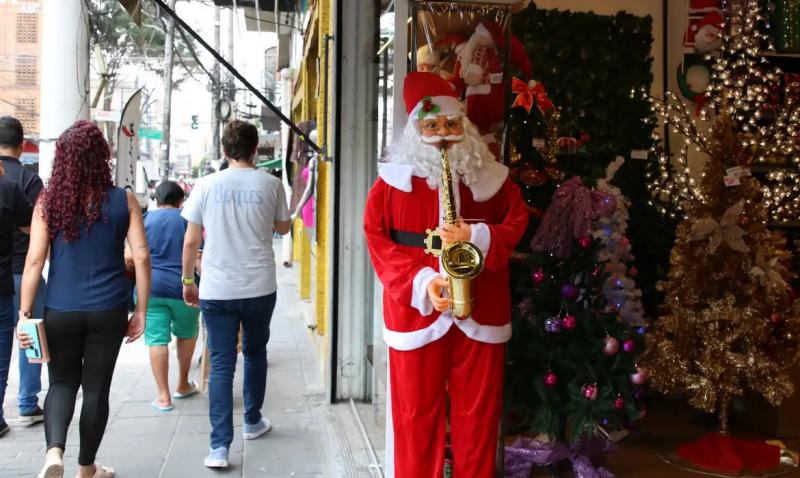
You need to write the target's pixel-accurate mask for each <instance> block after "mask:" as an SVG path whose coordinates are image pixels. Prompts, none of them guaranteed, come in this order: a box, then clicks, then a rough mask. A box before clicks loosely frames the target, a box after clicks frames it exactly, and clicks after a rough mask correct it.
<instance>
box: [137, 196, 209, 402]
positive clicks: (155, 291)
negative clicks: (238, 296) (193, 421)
mask: <svg viewBox="0 0 800 478" xmlns="http://www.w3.org/2000/svg"><path fill="white" fill-rule="evenodd" d="M155 195H156V202H157V204H158V208H157V209H155V210H154V211H150V212H148V213H147V214H145V216H144V227H145V233H146V234H147V243H148V245H149V246H150V258H151V261H152V268H153V274H152V275H153V279H152V282H153V285H152V288H151V291H150V302H149V304H148V307H147V323H146V325H145V331H144V340H145V344H146V345H147V346H148V347H150V366H151V368H152V369H153V377H154V378H155V380H156V386H157V387H158V396H157V397H156V399H155V400H153V402H152V403H151V405H152V406H153V408H155V409H156V410H159V411H162V412H167V411H169V410H172V407H173V405H172V400H173V399H182V398H186V397H189V396H191V395H194V394H195V393H197V384H196V383H194V382H190V381H189V367H190V365H191V361H192V355H193V354H194V347H195V343H196V342H197V329H198V315H199V313H200V312H199V310H198V309H196V308H194V307H190V306H188V305H186V304H185V303H184V302H183V286H182V284H181V254H182V252H183V236H184V234H185V233H186V219H184V218H182V217H181V210H180V207H181V205H182V204H183V200H184V192H183V189H181V187H180V186H178V184H176V183H174V182H172V181H163V182H162V183H161V184H159V185H158V187H157V188H156V194H155ZM173 335H174V336H175V337H176V338H177V349H178V368H179V374H178V385H177V388H176V389H175V393H173V394H170V389H169V378H168V377H169V351H168V350H167V345H168V344H169V343H170V341H171V340H172V336H173Z"/></svg>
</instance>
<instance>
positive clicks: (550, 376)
mask: <svg viewBox="0 0 800 478" xmlns="http://www.w3.org/2000/svg"><path fill="white" fill-rule="evenodd" d="M557 383H558V376H557V375H556V374H554V373H553V372H547V373H546V374H544V384H545V385H546V386H548V387H555V386H556V384H557Z"/></svg>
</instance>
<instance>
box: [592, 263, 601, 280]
mask: <svg viewBox="0 0 800 478" xmlns="http://www.w3.org/2000/svg"><path fill="white" fill-rule="evenodd" d="M598 277H600V266H599V265H596V266H594V269H592V279H597V278H598Z"/></svg>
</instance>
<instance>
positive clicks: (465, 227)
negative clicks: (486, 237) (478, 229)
mask: <svg viewBox="0 0 800 478" xmlns="http://www.w3.org/2000/svg"><path fill="white" fill-rule="evenodd" d="M439 235H440V236H441V238H442V245H444V246H446V245H448V244H452V243H454V242H458V241H469V240H470V238H471V237H472V226H470V225H469V224H467V223H466V222H464V221H458V223H456V224H444V225H443V226H442V227H440V228H439Z"/></svg>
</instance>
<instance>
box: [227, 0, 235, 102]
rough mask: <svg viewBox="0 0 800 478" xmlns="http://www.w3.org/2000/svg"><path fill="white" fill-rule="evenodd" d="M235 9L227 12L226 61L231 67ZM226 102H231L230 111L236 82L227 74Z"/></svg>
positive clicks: (233, 62) (233, 63) (232, 61)
mask: <svg viewBox="0 0 800 478" xmlns="http://www.w3.org/2000/svg"><path fill="white" fill-rule="evenodd" d="M235 15H236V8H235V7H234V8H231V10H230V11H229V12H228V61H229V62H230V63H231V65H235V64H236V62H235V61H234V59H233V26H234V25H233V24H234V21H235V18H234V16H235ZM228 100H230V102H231V110H233V109H235V107H236V82H235V81H234V79H233V74H228Z"/></svg>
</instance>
